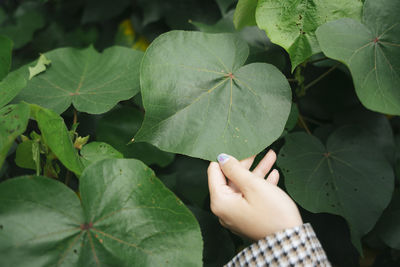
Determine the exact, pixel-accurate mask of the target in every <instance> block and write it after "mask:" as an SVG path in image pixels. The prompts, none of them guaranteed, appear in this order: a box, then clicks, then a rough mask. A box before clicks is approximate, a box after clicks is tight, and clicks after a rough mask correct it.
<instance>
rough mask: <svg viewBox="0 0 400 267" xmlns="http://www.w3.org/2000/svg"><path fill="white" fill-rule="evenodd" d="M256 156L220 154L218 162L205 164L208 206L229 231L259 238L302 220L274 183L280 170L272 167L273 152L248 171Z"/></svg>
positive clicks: (274, 155) (277, 179)
mask: <svg viewBox="0 0 400 267" xmlns="http://www.w3.org/2000/svg"><path fill="white" fill-rule="evenodd" d="M254 158H255V156H253V157H251V158H248V159H245V160H242V161H241V162H239V161H238V160H237V159H235V158H234V157H232V156H229V155H226V154H220V155H219V156H218V161H219V164H218V163H216V162H211V163H210V166H209V167H208V171H207V172H208V186H209V189H210V198H211V210H212V212H213V213H214V214H215V215H216V216H218V217H219V221H220V223H221V224H222V225H223V226H224V227H226V228H229V229H230V230H232V232H234V233H236V234H239V235H243V236H246V237H248V238H251V239H254V240H258V239H261V238H264V237H265V236H267V235H270V234H273V233H275V232H277V231H280V230H283V229H286V228H292V227H295V226H299V225H302V224H303V221H302V219H301V216H300V213H299V210H298V209H297V206H296V204H295V203H294V202H293V200H292V199H291V198H290V197H289V196H288V195H287V194H286V193H285V192H284V191H283V190H281V189H280V188H279V187H278V186H277V184H278V181H279V172H278V171H277V170H275V169H274V170H273V171H271V172H270V174H269V175H268V178H267V179H266V180H264V177H265V176H266V175H267V173H268V172H269V171H270V169H271V167H272V165H273V164H274V163H275V160H276V154H275V152H274V151H272V150H270V151H269V152H268V153H267V154H266V155H265V157H264V158H263V159H262V160H261V161H260V163H259V164H258V165H257V167H256V168H255V169H254V170H253V171H252V172H250V171H249V168H250V167H251V165H252V163H253V161H254Z"/></svg>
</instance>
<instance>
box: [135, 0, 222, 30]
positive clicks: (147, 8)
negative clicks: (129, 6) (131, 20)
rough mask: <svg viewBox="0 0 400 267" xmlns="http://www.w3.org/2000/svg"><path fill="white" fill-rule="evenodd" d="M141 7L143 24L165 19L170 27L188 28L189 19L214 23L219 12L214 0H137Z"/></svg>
mask: <svg viewBox="0 0 400 267" xmlns="http://www.w3.org/2000/svg"><path fill="white" fill-rule="evenodd" d="M137 2H138V5H139V6H141V7H142V9H143V13H144V14H143V18H144V19H143V24H144V25H146V24H149V23H152V22H156V21H158V20H160V19H165V21H166V23H167V25H168V26H169V27H171V29H179V30H189V29H191V28H192V27H191V25H190V24H189V21H190V20H193V21H200V22H203V23H214V22H215V21H216V20H217V19H218V18H219V17H220V12H219V8H218V5H217V4H216V2H215V0H168V1H164V0H138V1H137Z"/></svg>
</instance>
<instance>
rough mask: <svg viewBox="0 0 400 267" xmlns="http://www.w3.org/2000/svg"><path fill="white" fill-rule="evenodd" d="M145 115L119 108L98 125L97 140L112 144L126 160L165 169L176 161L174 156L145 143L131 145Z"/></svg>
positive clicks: (135, 110) (106, 115) (108, 114)
mask: <svg viewBox="0 0 400 267" xmlns="http://www.w3.org/2000/svg"><path fill="white" fill-rule="evenodd" d="M143 117H144V116H143V113H142V112H140V111H139V110H137V109H135V108H130V107H119V108H116V109H114V110H112V111H110V112H108V113H107V114H105V115H104V117H102V118H100V120H99V121H98V123H97V127H96V128H97V129H96V140H98V141H102V142H106V143H107V144H110V145H111V146H113V147H114V148H116V149H117V150H118V151H120V152H121V153H122V154H124V156H125V158H136V159H140V160H141V161H143V162H144V163H145V164H147V165H151V164H157V165H159V166H161V167H165V166H167V165H168V164H170V163H171V162H172V161H173V159H174V154H172V153H168V152H164V151H161V150H159V149H158V148H156V147H155V146H153V145H151V144H148V143H144V142H133V143H131V140H132V137H133V136H134V135H135V134H136V132H137V131H138V130H139V128H140V125H141V124H142V122H143Z"/></svg>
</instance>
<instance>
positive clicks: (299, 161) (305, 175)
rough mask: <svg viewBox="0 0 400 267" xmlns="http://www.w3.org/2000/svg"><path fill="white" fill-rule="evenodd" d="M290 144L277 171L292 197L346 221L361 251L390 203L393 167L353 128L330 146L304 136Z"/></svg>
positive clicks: (292, 137) (291, 138) (363, 133)
mask: <svg viewBox="0 0 400 267" xmlns="http://www.w3.org/2000/svg"><path fill="white" fill-rule="evenodd" d="M285 140H286V143H285V145H284V146H283V147H282V149H281V150H280V152H279V157H278V166H279V167H280V168H281V169H282V172H283V174H284V176H285V186H286V189H287V190H288V192H289V194H290V195H291V196H292V197H293V198H294V199H295V200H296V201H297V202H298V203H299V204H300V205H301V206H302V207H303V208H305V209H307V210H309V211H311V212H314V213H315V212H328V213H332V214H337V215H340V216H342V217H344V218H345V219H346V221H347V223H348V224H349V226H350V232H351V238H352V242H353V244H354V246H355V247H356V248H357V249H358V251H359V252H361V241H360V239H361V237H362V236H363V235H364V234H366V233H367V232H368V231H370V230H371V229H372V227H373V226H374V225H375V223H376V222H377V220H378V218H379V217H380V216H381V214H382V212H383V210H384V209H385V208H386V206H387V205H388V204H389V201H390V198H391V195H392V192H393V187H394V183H393V180H394V174H393V170H392V167H391V165H390V163H389V162H388V161H387V160H386V159H385V156H384V155H383V153H382V152H380V150H379V149H377V148H376V147H375V146H374V137H371V135H370V133H368V132H366V131H365V130H363V129H362V128H358V127H352V126H350V127H343V128H339V129H338V130H336V131H335V132H334V133H332V134H331V135H330V137H329V138H328V141H327V145H326V146H324V145H323V144H322V143H321V142H320V141H319V140H318V139H317V138H315V137H313V136H311V135H308V134H305V133H293V134H289V135H287V136H286V137H285Z"/></svg>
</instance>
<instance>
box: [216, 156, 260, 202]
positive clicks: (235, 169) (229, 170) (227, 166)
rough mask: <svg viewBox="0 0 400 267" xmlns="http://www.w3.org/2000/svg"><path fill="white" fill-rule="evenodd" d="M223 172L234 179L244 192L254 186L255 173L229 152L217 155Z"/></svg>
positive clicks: (230, 178)
mask: <svg viewBox="0 0 400 267" xmlns="http://www.w3.org/2000/svg"><path fill="white" fill-rule="evenodd" d="M217 160H218V162H219V165H220V167H221V170H222V172H223V173H224V175H225V176H226V178H228V179H229V180H230V181H232V182H233V183H234V184H235V185H236V186H237V187H238V188H239V190H240V191H241V192H242V193H245V194H246V192H248V191H250V190H252V188H254V185H253V184H254V180H256V179H254V177H253V174H252V173H251V172H250V171H249V170H247V169H246V168H245V167H244V166H243V165H242V164H241V163H240V162H239V161H238V160H237V159H235V158H234V157H232V156H229V155H227V154H224V153H222V154H219V155H218V157H217Z"/></svg>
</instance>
